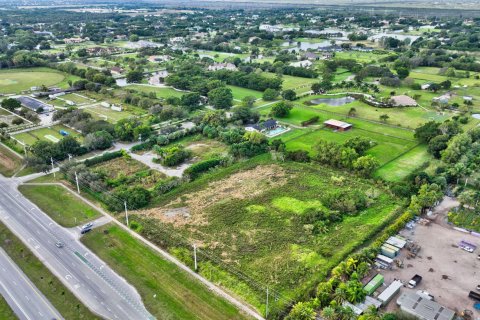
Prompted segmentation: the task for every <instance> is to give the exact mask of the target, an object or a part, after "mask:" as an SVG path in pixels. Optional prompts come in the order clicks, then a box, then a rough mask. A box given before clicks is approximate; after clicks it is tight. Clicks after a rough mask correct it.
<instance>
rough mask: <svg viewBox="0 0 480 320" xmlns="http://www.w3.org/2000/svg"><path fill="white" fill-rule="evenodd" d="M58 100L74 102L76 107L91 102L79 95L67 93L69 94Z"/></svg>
mask: <svg viewBox="0 0 480 320" xmlns="http://www.w3.org/2000/svg"><path fill="white" fill-rule="evenodd" d="M59 98H60V99H63V100H69V101H72V102H75V103H76V104H78V105H82V104H88V103H92V102H93V101H91V100H90V99H88V98H84V97H82V96H81V95H78V94H75V93H69V94H66V95H64V96H60V97H59Z"/></svg>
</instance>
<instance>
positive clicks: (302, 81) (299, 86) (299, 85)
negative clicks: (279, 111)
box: [262, 72, 319, 94]
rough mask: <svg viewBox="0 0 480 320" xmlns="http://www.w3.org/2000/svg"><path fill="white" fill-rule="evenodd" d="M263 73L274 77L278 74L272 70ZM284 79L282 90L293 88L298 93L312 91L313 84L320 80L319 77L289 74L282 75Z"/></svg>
mask: <svg viewBox="0 0 480 320" xmlns="http://www.w3.org/2000/svg"><path fill="white" fill-rule="evenodd" d="M262 75H264V76H266V77H270V78H274V77H276V76H277V75H276V74H274V73H270V72H263V73H262ZM282 79H283V85H282V90H289V89H291V90H294V91H295V92H296V93H297V94H301V93H305V92H307V91H310V89H311V86H312V84H313V83H315V82H318V81H319V79H311V78H302V77H293V76H288V75H284V76H282Z"/></svg>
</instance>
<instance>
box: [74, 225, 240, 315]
mask: <svg viewBox="0 0 480 320" xmlns="http://www.w3.org/2000/svg"><path fill="white" fill-rule="evenodd" d="M82 242H83V243H84V244H86V245H87V246H88V247H89V248H90V249H91V250H92V251H94V252H95V253H96V254H97V255H98V256H99V257H100V258H101V259H103V261H105V262H106V263H107V264H109V265H110V266H112V267H113V268H114V269H115V271H117V272H118V273H119V274H120V275H121V276H123V277H124V278H125V279H126V280H127V281H128V282H129V283H131V284H132V285H133V286H134V287H135V288H136V289H137V290H138V291H139V293H140V295H141V296H142V299H143V301H144V303H145V305H146V307H147V309H148V310H149V311H150V312H151V313H152V314H153V315H154V316H155V317H156V318H157V319H205V320H215V319H218V320H223V319H232V320H233V319H246V318H247V317H244V316H243V315H242V314H240V313H239V311H238V310H237V309H236V308H235V307H234V306H232V305H230V304H229V303H227V302H226V301H224V300H222V299H221V298H219V297H217V296H216V295H215V294H213V293H212V292H210V291H209V290H208V289H207V288H206V287H204V286H203V285H202V284H200V283H199V282H197V281H196V280H194V279H193V278H192V277H191V276H189V275H188V274H187V273H185V272H183V271H180V270H179V269H178V267H177V266H175V265H174V264H173V263H171V262H168V261H166V260H165V259H163V258H162V257H161V256H159V255H158V254H157V253H156V252H154V251H153V250H152V249H150V248H148V247H146V246H145V245H144V244H143V243H141V242H140V241H138V240H136V239H135V238H133V237H132V236H131V235H129V234H128V233H127V232H126V231H124V230H122V229H121V228H120V227H118V226H116V225H107V226H104V227H102V228H100V229H98V230H94V231H93V232H91V233H89V234H87V235H86V236H85V237H84V238H82Z"/></svg>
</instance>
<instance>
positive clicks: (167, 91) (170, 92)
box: [125, 84, 187, 98]
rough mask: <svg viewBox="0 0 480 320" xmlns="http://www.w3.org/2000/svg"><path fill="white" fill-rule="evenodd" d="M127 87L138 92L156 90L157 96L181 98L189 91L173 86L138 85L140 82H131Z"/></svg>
mask: <svg viewBox="0 0 480 320" xmlns="http://www.w3.org/2000/svg"><path fill="white" fill-rule="evenodd" d="M125 89H133V90H135V91H138V92H144V93H150V92H155V94H156V95H157V98H168V97H178V98H180V97H181V96H183V95H184V94H185V93H187V92H182V91H177V90H175V89H173V88H162V87H156V86H153V85H138V84H130V85H128V86H126V87H125Z"/></svg>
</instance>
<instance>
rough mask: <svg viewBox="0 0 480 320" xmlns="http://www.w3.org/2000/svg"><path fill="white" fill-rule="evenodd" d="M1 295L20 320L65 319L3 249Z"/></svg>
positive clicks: (0, 268) (0, 260)
mask: <svg viewBox="0 0 480 320" xmlns="http://www.w3.org/2000/svg"><path fill="white" fill-rule="evenodd" d="M0 294H1V295H2V296H3V297H4V298H5V300H6V301H7V303H8V305H9V306H10V308H12V310H13V312H14V313H15V315H16V316H17V317H18V318H19V319H20V320H24V319H25V320H36V319H39V320H43V319H45V320H52V319H58V320H60V319H63V318H62V316H61V315H60V313H59V312H58V311H57V310H56V309H55V308H54V307H53V306H52V305H51V303H50V302H49V301H48V300H47V298H45V296H44V295H43V294H42V293H41V292H40V291H39V290H38V289H37V288H36V287H35V285H34V284H33V283H32V282H31V281H30V280H29V279H28V278H27V276H26V275H25V274H24V273H23V272H22V270H20V268H19V267H18V266H17V265H16V264H15V262H13V261H12V259H10V257H9V256H8V255H7V253H6V252H5V251H4V250H3V249H1V248H0Z"/></svg>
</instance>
